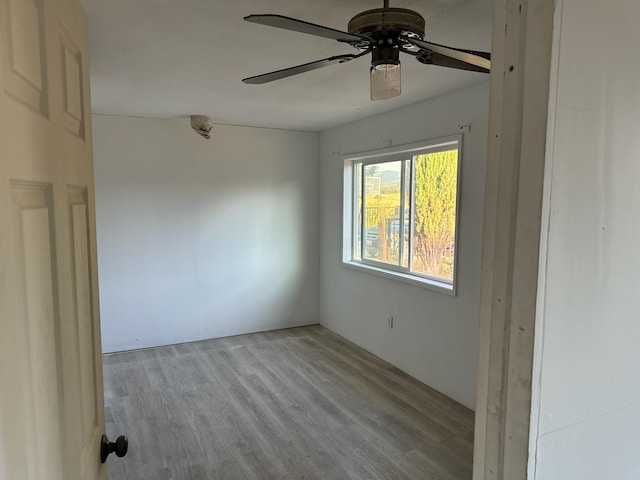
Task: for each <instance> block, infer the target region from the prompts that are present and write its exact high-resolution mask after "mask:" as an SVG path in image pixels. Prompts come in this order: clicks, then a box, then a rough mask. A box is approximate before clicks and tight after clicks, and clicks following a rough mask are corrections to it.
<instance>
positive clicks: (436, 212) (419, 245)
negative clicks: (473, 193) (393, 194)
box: [411, 149, 458, 281]
mask: <svg viewBox="0 0 640 480" xmlns="http://www.w3.org/2000/svg"><path fill="white" fill-rule="evenodd" d="M414 170H415V174H414V175H415V176H414V182H415V185H414V195H415V198H414V208H415V210H414V213H413V252H412V258H411V260H412V271H413V272H416V273H421V274H425V275H429V276H432V277H437V278H442V279H444V280H448V281H453V266H454V261H453V259H454V253H455V252H454V246H455V238H456V237H455V226H456V190H457V179H458V150H457V149H456V150H448V151H444V152H437V153H429V154H426V155H418V156H416V157H415V158H414Z"/></svg>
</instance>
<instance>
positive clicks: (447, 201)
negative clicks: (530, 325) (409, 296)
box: [343, 136, 461, 292]
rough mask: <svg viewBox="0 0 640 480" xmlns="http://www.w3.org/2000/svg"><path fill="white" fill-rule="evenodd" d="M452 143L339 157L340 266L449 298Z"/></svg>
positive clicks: (454, 192)
mask: <svg viewBox="0 0 640 480" xmlns="http://www.w3.org/2000/svg"><path fill="white" fill-rule="evenodd" d="M460 140H461V139H460V137H459V136H456V137H450V138H446V139H440V140H435V141H431V142H425V143H421V144H414V145H408V146H404V147H398V148H390V149H385V150H381V151H377V152H367V153H365V154H361V155H353V156H349V157H347V158H346V159H345V212H344V214H345V215H344V216H345V221H344V229H345V243H344V246H343V250H344V251H343V260H344V261H345V263H346V264H348V265H349V266H355V267H357V268H365V269H367V270H369V271H372V272H373V273H382V274H385V275H392V276H394V277H398V278H401V279H408V280H409V281H412V283H415V282H418V283H420V284H423V285H427V286H435V287H438V288H442V289H445V290H448V291H451V292H453V290H454V281H455V270H456V268H455V267H456V227H457V217H458V214H457V206H458V184H459V177H460V176H459V171H460Z"/></svg>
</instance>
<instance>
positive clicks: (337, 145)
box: [320, 83, 489, 408]
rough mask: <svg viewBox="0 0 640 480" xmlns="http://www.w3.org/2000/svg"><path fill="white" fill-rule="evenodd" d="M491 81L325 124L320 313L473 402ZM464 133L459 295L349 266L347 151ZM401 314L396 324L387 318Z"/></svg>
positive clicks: (441, 387) (392, 359)
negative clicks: (345, 241)
mask: <svg viewBox="0 0 640 480" xmlns="http://www.w3.org/2000/svg"><path fill="white" fill-rule="evenodd" d="M488 90H489V89H488V84H487V83H484V84H481V85H478V86H475V87H472V88H468V89H465V90H461V91H458V92H455V93H452V94H449V95H446V96H442V97H438V98H436V99H433V100H430V101H427V102H423V103H420V104H416V105H412V106H409V107H404V108H401V109H399V110H395V111H392V112H389V113H385V114H382V115H379V116H375V117H372V118H369V119H366V120H362V121H358V122H355V123H351V124H348V125H344V126H342V127H338V128H334V129H331V130H328V131H326V132H323V133H322V135H321V139H320V144H321V167H320V169H321V187H320V188H321V194H320V197H321V202H320V212H321V242H320V243H321V268H320V322H321V324H322V325H324V326H326V327H327V328H329V329H331V330H333V331H335V332H337V333H339V334H340V335H342V336H344V337H346V338H347V339H349V340H351V341H352V342H354V343H356V344H357V345H359V346H361V347H363V348H365V349H367V350H368V351H370V352H372V353H374V354H375V355H377V356H379V357H381V358H383V359H384V360H386V361H388V362H390V363H392V364H394V365H396V366H397V367H399V368H400V369H402V370H404V371H405V372H407V373H409V374H410V375H412V376H413V377H415V378H417V379H419V380H421V381H422V382H424V383H426V384H427V385H429V386H431V387H433V388H435V389H436V390H438V391H440V392H442V393H444V394H445V395H447V396H449V397H451V398H453V399H455V400H457V401H458V402H460V403H462V404H463V405H466V406H467V407H469V408H473V407H474V405H475V388H476V366H477V351H478V349H477V342H478V338H477V322H478V307H479V298H480V297H479V296H480V293H479V292H480V289H479V287H480V256H481V245H480V242H481V238H482V215H483V196H484V174H485V164H486V150H487V122H488ZM458 124H471V132H470V133H466V134H464V139H463V157H462V183H461V188H462V195H461V203H460V224H459V225H460V232H459V245H458V250H457V251H458V255H459V260H458V262H459V263H458V271H457V274H458V277H457V282H458V283H457V290H458V292H457V296H455V297H453V296H450V295H447V294H444V293H439V292H434V291H431V290H427V289H424V288H420V287H417V286H413V285H408V284H406V283H400V282H398V281H395V280H392V279H388V278H382V277H379V276H375V275H372V274H370V273H366V272H360V271H355V270H352V269H349V268H346V267H345V266H343V265H342V260H341V259H342V252H341V247H342V188H343V160H342V158H341V154H346V153H353V152H361V151H366V150H375V149H379V148H383V147H384V146H385V142H386V141H388V140H391V142H392V145H394V146H395V145H402V144H407V143H412V142H417V141H420V140H427V139H431V138H437V137H442V136H446V135H451V134H454V133H457V132H458V128H457V126H458ZM389 315H393V316H394V320H395V321H394V327H393V329H388V328H387V318H388V316H389Z"/></svg>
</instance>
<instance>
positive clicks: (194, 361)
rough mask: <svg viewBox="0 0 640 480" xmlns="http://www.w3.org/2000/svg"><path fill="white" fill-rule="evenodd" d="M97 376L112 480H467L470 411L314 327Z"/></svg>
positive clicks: (108, 365) (111, 368)
mask: <svg viewBox="0 0 640 480" xmlns="http://www.w3.org/2000/svg"><path fill="white" fill-rule="evenodd" d="M425 368H426V366H425ZM104 378H105V396H106V413H107V432H108V435H109V436H110V438H111V439H112V440H113V439H114V438H115V437H116V436H117V435H120V434H126V435H127V436H128V437H129V453H128V455H127V456H126V457H124V458H122V459H119V458H116V457H115V456H114V455H111V457H109V460H108V464H109V478H110V480H125V479H127V480H144V479H149V480H169V479H172V480H182V479H187V480H207V479H211V480H214V479H215V480H227V479H258V480H269V479H275V480H281V479H322V480H329V479H341V480H342V479H366V480H374V479H391V480H401V479H429V480H431V479H433V480H438V479H456V480H458V479H460V480H463V479H464V480H468V479H470V478H471V463H472V451H473V413H472V412H471V411H469V410H468V409H466V408H464V407H462V406H461V405H459V404H457V403H455V402H453V401H452V400H449V399H448V398H446V397H444V396H443V395H440V394H439V393H437V392H435V391H434V390H432V389H430V388H428V387H426V386H425V385H423V384H422V383H420V382H418V381H416V380H414V379H412V378H411V377H409V376H407V375H405V374H404V373H402V372H400V371H399V370H398V369H397V368H395V367H393V366H391V365H389V364H388V363H385V362H383V361H382V360H380V359H378V358H377V357H375V356H373V355H371V354H369V353H367V352H365V351H364V350H362V349H360V348H358V347H355V346H354V345H353V344H351V343H349V342H347V341H346V340H344V339H343V338H341V337H339V336H337V335H335V334H333V333H331V332H330V331H329V330H326V329H324V328H323V327H320V326H312V327H303V328H294V329H288V330H279V331H275V332H267V333H258V334H251V335H241V336H237V337H229V338H222V339H215V340H207V341H202V342H194V343H187V344H181V345H173V346H168V347H159V348H153V349H147V350H139V351H134V352H125V353H118V354H111V355H105V357H104Z"/></svg>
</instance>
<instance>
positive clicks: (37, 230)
mask: <svg viewBox="0 0 640 480" xmlns="http://www.w3.org/2000/svg"><path fill="white" fill-rule="evenodd" d="M0 55H1V57H0V68H1V70H0V480H36V479H37V480H49V479H51V480H54V479H55V480H96V479H102V480H104V479H106V469H105V468H104V466H103V465H102V464H101V462H100V458H99V451H100V438H101V435H102V433H103V432H104V406H103V392H102V373H101V372H102V364H101V356H100V328H99V318H98V292H97V286H98V284H97V270H96V236H95V235H96V233H95V214H94V213H95V209H94V191H93V165H92V145H91V116H90V97H89V76H88V59H87V27H86V19H85V16H84V13H83V12H82V10H81V8H80V6H79V4H78V1H77V0H0Z"/></svg>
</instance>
